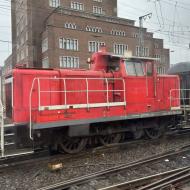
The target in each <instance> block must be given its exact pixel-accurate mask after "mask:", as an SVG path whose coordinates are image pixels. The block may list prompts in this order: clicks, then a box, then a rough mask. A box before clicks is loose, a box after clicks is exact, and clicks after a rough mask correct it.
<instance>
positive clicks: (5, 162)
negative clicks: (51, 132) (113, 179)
mask: <svg viewBox="0 0 190 190" xmlns="http://www.w3.org/2000/svg"><path fill="white" fill-rule="evenodd" d="M189 134H190V130H189V129H188V130H187V131H181V132H180V133H175V134H168V135H167V136H166V137H165V138H168V139H169V138H171V137H173V136H175V137H181V136H188V135H189ZM161 140H162V139H153V140H150V139H141V140H130V141H128V142H125V143H117V144H109V145H105V146H98V147H94V148H89V149H87V150H84V151H82V152H81V153H78V154H74V155H69V154H56V155H52V156H50V155H49V153H48V151H47V150H42V151H38V152H35V153H33V154H28V155H27V154H26V155H22V156H15V157H7V158H6V157H5V158H3V159H0V170H3V169H5V168H9V167H16V166H19V165H23V164H32V163H34V162H51V161H52V162H54V160H55V161H57V160H61V161H62V162H67V160H70V159H72V160H73V159H78V158H81V157H83V156H84V155H85V156H88V155H93V156H96V155H100V154H103V153H104V152H105V151H106V152H109V151H112V150H116V149H118V150H119V149H125V148H128V146H133V145H134V146H138V145H145V144H146V143H159V141H161Z"/></svg>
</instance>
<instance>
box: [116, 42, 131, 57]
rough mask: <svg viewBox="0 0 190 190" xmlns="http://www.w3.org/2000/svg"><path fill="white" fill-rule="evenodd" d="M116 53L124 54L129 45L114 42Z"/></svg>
mask: <svg viewBox="0 0 190 190" xmlns="http://www.w3.org/2000/svg"><path fill="white" fill-rule="evenodd" d="M113 49H114V53H115V54H117V55H124V53H125V51H127V50H128V45H126V44H114V47H113Z"/></svg>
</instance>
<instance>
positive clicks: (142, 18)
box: [138, 13, 152, 57]
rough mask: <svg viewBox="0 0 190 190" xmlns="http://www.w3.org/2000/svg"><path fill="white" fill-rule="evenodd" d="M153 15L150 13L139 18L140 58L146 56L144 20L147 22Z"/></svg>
mask: <svg viewBox="0 0 190 190" xmlns="http://www.w3.org/2000/svg"><path fill="white" fill-rule="evenodd" d="M151 17H152V13H148V14H146V15H143V16H140V17H139V55H138V56H140V57H143V56H144V51H143V49H144V32H143V20H146V19H147V18H149V19H150V18H151Z"/></svg>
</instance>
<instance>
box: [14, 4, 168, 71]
mask: <svg viewBox="0 0 190 190" xmlns="http://www.w3.org/2000/svg"><path fill="white" fill-rule="evenodd" d="M12 21H13V24H12V30H13V36H12V41H13V55H12V57H13V63H14V64H15V63H25V64H27V66H28V67H44V68H47V67H56V68H59V67H61V68H78V67H80V68H86V67H87V65H86V60H87V58H88V57H90V56H91V54H92V52H95V51H98V50H99V48H100V46H101V45H106V47H107V49H108V51H110V52H113V53H115V54H123V53H124V52H125V50H130V51H132V52H133V55H136V56H138V55H139V45H138V44H139V39H138V33H139V28H138V27H136V26H135V25H134V24H135V23H134V21H133V20H128V19H122V18H118V17H117V0H88V1H85V0H76V1H73V0H38V1H34V0H33V1H29V0H12ZM143 31H144V32H143V33H144V39H145V40H144V44H145V47H144V48H143V49H144V52H143V53H144V56H151V57H157V58H160V63H158V65H159V66H158V71H159V72H160V73H163V72H165V70H166V69H167V68H168V67H169V50H168V49H164V48H163V40H162V39H154V38H153V34H152V33H149V32H147V31H146V29H144V30H143Z"/></svg>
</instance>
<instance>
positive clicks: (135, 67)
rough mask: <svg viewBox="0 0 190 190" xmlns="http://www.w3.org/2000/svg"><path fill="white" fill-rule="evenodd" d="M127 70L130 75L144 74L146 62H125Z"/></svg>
mask: <svg viewBox="0 0 190 190" xmlns="http://www.w3.org/2000/svg"><path fill="white" fill-rule="evenodd" d="M125 66H126V71H127V74H128V75H129V76H144V75H145V72H144V64H143V63H141V62H132V61H129V62H128V61H126V62H125Z"/></svg>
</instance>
